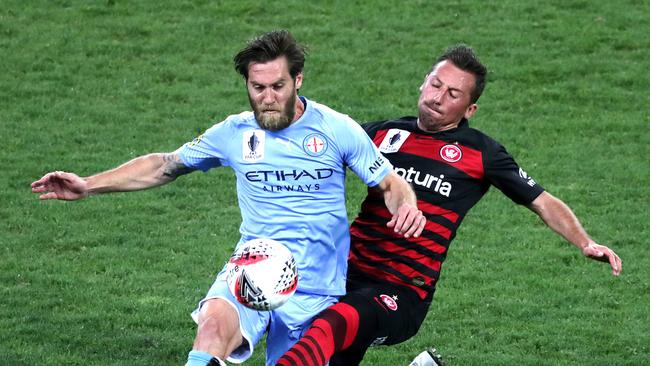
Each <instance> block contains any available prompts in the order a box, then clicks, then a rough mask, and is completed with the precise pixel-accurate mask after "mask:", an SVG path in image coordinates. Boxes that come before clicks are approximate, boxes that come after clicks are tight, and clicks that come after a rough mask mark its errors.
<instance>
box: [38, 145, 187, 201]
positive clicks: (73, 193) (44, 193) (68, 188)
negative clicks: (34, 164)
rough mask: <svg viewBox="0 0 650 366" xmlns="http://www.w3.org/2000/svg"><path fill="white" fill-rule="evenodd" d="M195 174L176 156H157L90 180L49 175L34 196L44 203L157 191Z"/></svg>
mask: <svg viewBox="0 0 650 366" xmlns="http://www.w3.org/2000/svg"><path fill="white" fill-rule="evenodd" d="M191 171H192V169H190V168H187V167H186V166H185V165H184V164H183V163H182V161H181V160H180V158H179V157H178V155H177V154H176V153H155V154H149V155H144V156H140V157H137V158H135V159H133V160H131V161H129V162H126V163H124V164H122V165H120V166H119V167H117V168H115V169H111V170H108V171H105V172H102V173H99V174H95V175H93V176H90V177H86V178H81V177H79V176H78V175H76V174H74V173H66V172H61V171H56V172H51V173H47V174H45V175H44V176H43V177H42V178H41V179H39V180H37V181H35V182H33V183H32V192H34V193H41V195H40V196H39V198H40V199H42V200H47V199H59V200H66V201H73V200H78V199H82V198H85V197H87V196H89V195H91V194H99V193H108V192H125V191H136V190H141V189H147V188H152V187H157V186H160V185H163V184H166V183H169V182H171V181H173V180H175V179H176V178H177V177H178V176H180V175H183V174H187V173H189V172H191Z"/></svg>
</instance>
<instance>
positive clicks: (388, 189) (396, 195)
mask: <svg viewBox="0 0 650 366" xmlns="http://www.w3.org/2000/svg"><path fill="white" fill-rule="evenodd" d="M378 187H379V189H380V190H381V191H382V192H383V194H384V202H385V203H386V207H387V208H388V211H390V213H391V214H393V217H392V218H391V220H390V221H389V222H388V223H387V224H386V226H388V227H390V228H393V229H394V230H395V232H396V233H399V234H401V235H404V237H405V238H409V237H411V236H414V237H418V236H420V234H421V233H422V230H423V229H424V225H425V224H426V222H427V220H426V218H425V217H424V215H423V214H422V211H420V210H418V208H417V198H416V196H415V192H413V188H411V186H410V185H409V184H408V182H406V181H405V180H404V179H403V178H402V177H400V176H399V175H397V173H395V172H393V171H391V172H390V173H389V174H388V175H387V176H386V177H385V178H384V179H383V180H382V181H381V182H379V186H378Z"/></svg>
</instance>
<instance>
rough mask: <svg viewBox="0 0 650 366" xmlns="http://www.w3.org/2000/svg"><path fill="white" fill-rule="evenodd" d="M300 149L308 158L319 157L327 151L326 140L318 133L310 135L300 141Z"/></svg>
mask: <svg viewBox="0 0 650 366" xmlns="http://www.w3.org/2000/svg"><path fill="white" fill-rule="evenodd" d="M302 149H303V150H305V152H306V153H307V154H308V155H310V156H321V155H323V154H325V151H327V140H325V137H324V136H323V135H321V134H320V133H312V134H311V135H308V136H307V137H305V139H304V140H303V141H302Z"/></svg>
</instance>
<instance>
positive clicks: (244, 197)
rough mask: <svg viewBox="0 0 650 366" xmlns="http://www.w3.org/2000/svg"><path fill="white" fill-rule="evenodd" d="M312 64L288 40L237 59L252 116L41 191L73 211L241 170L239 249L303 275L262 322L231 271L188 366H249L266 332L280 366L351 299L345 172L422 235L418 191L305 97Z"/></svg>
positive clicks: (50, 179) (43, 185)
mask: <svg viewBox="0 0 650 366" xmlns="http://www.w3.org/2000/svg"><path fill="white" fill-rule="evenodd" d="M303 65H304V50H303V48H302V47H301V46H300V45H298V44H297V43H296V41H295V40H294V39H293V37H292V36H291V35H290V34H289V33H288V32H286V31H277V32H270V33H266V34H264V35H262V36H260V37H258V38H256V39H253V40H251V41H250V42H249V43H248V44H247V46H246V47H245V48H244V49H242V50H241V51H240V52H239V53H238V54H237V55H236V56H235V68H236V69H237V71H238V72H239V73H240V74H242V76H244V79H245V80H246V87H247V90H248V97H249V100H250V104H251V107H252V109H253V112H244V113H241V114H238V115H232V116H230V117H228V118H227V119H226V120H225V121H223V122H221V123H218V124H216V125H214V126H213V127H211V128H210V129H208V130H207V131H206V132H205V133H204V134H203V135H201V136H199V137H197V138H196V139H194V141H192V142H189V143H187V144H185V145H183V146H182V147H181V148H179V149H178V150H176V151H175V152H173V153H168V154H149V155H145V156H142V157H139V158H136V159H133V160H131V161H130V162H127V163H125V164H123V165H122V166H120V167H118V168H115V169H113V170H109V171H106V172H103V173H99V174H97V175H94V176H91V177H87V178H80V177H79V176H77V175H75V174H73V173H65V172H52V173H48V174H46V175H45V176H44V177H43V178H41V179H39V180H38V181H36V182H34V183H32V190H33V191H34V192H37V193H42V195H41V196H40V197H41V199H63V200H74V199H80V198H84V197H86V196H88V195H90V194H96V193H106V192H115V191H132V190H139V189H145V188H150V187H155V186H159V185H162V184H165V183H168V182H171V181H173V180H174V179H176V177H178V176H180V175H182V174H186V173H189V172H191V171H195V170H203V171H207V170H209V169H211V168H214V167H220V166H230V167H231V168H232V169H233V170H234V171H235V173H236V177H237V194H238V200H239V206H240V210H241V213H242V224H241V227H240V233H241V239H240V242H239V244H241V243H243V242H245V241H248V240H250V239H254V238H272V239H275V240H278V241H280V242H282V243H283V244H285V245H286V246H287V247H288V248H289V249H290V250H291V252H292V253H293V255H294V257H295V258H296V262H297V264H298V273H299V281H298V290H297V292H296V294H295V295H294V296H293V297H292V298H291V299H290V300H289V302H288V303H287V304H285V305H283V306H282V307H280V308H278V309H276V310H273V311H270V312H260V311H254V310H251V309H248V308H246V307H244V306H243V305H241V304H240V303H238V302H237V300H236V299H235V298H234V297H233V295H232V294H231V293H230V291H229V290H228V287H227V285H226V281H225V273H224V272H223V271H222V272H221V273H220V274H219V275H218V276H217V279H216V280H215V282H214V284H213V285H212V287H211V288H210V290H209V291H208V294H207V295H206V297H205V298H204V299H203V300H202V301H201V302H200V303H199V305H198V307H197V309H196V310H195V311H194V312H193V313H192V316H193V318H194V319H195V321H197V323H198V332H197V336H196V338H195V341H194V346H193V350H192V351H191V352H190V353H189V355H188V361H187V364H186V365H187V366H195V365H201V366H204V365H223V364H224V363H223V360H224V359H226V358H227V359H228V360H230V361H232V362H235V363H240V362H243V361H245V360H246V359H248V358H249V357H250V355H251V354H252V352H253V347H254V345H255V344H256V343H257V342H258V341H259V340H260V339H261V337H262V336H263V335H264V333H265V332H266V331H267V330H268V336H267V365H274V364H275V362H276V360H277V359H278V358H279V357H280V356H281V355H282V354H283V353H284V352H285V351H286V350H288V349H289V348H290V347H291V345H293V343H295V342H296V341H297V340H298V339H299V338H300V336H301V335H302V333H303V331H304V330H305V328H306V326H308V325H309V323H310V322H311V320H312V319H313V317H314V316H315V315H316V314H318V313H319V312H320V311H322V310H324V309H325V308H327V307H328V306H329V305H331V304H333V303H334V302H336V300H337V299H338V297H339V296H341V295H343V294H344V293H345V274H346V270H347V254H348V250H349V231H348V222H347V213H346V210H345V195H344V191H345V173H346V168H348V167H349V168H350V169H352V171H354V172H355V173H356V174H357V175H358V176H359V177H360V178H361V179H362V180H363V181H364V182H365V183H366V184H368V185H369V186H371V187H377V188H378V189H380V190H381V191H383V194H384V198H385V201H386V204H387V207H388V208H389V210H390V212H391V214H392V215H393V217H392V218H391V219H390V221H388V222H387V225H388V226H389V227H392V228H393V229H394V230H395V231H396V232H398V233H400V234H402V235H404V236H405V237H410V236H418V235H419V234H420V233H421V232H422V229H423V228H424V225H425V219H424V216H423V215H422V213H421V212H420V211H419V210H418V209H417V207H416V200H415V195H414V193H413V191H412V190H411V188H410V187H409V185H408V183H406V182H405V181H404V180H403V179H402V178H400V177H399V176H398V175H397V174H395V173H394V172H393V171H392V167H391V165H390V164H389V163H388V162H387V161H386V160H385V159H384V158H383V157H382V156H381V154H380V153H379V152H378V150H377V149H376V147H375V146H374V144H373V143H372V141H371V140H370V138H369V137H368V136H367V135H366V133H365V132H364V131H363V130H362V129H361V128H360V126H359V125H357V124H356V122H354V121H353V120H351V119H350V118H349V117H347V116H345V115H342V114H340V113H337V112H335V111H333V110H331V109H329V108H328V107H325V106H323V105H321V104H318V103H316V102H313V101H311V100H308V99H307V98H304V97H298V96H297V92H298V90H299V89H300V87H301V85H302V80H303V75H302V68H303Z"/></svg>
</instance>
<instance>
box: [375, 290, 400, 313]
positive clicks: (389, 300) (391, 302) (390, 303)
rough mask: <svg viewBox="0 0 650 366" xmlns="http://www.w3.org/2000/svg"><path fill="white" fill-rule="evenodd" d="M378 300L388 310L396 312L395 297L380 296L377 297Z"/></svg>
mask: <svg viewBox="0 0 650 366" xmlns="http://www.w3.org/2000/svg"><path fill="white" fill-rule="evenodd" d="M379 298H380V299H381V301H382V302H383V303H384V305H386V307H387V308H388V309H389V310H392V311H395V310H397V296H388V295H384V294H381V295H379Z"/></svg>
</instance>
